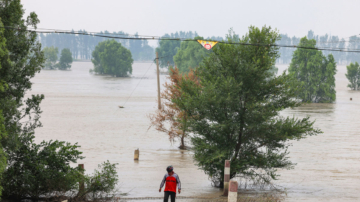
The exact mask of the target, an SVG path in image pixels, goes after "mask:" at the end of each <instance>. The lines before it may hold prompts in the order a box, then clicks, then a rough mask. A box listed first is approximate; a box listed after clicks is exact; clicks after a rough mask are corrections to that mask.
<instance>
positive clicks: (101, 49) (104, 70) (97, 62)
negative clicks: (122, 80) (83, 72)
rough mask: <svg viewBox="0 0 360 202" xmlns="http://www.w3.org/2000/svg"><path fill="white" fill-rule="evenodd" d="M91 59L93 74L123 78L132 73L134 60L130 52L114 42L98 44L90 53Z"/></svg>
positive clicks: (108, 41)
mask: <svg viewBox="0 0 360 202" xmlns="http://www.w3.org/2000/svg"><path fill="white" fill-rule="evenodd" d="M92 57H93V59H91V61H92V63H93V64H94V70H93V71H94V72H95V73H98V74H108V75H112V76H116V77H124V76H128V75H129V74H131V73H132V64H133V61H134V60H133V59H132V56H131V52H130V51H129V50H128V49H126V48H125V47H124V46H122V45H121V43H118V42H116V41H115V40H107V41H103V42H100V43H99V44H98V45H97V46H96V47H95V50H94V51H93V52H92Z"/></svg>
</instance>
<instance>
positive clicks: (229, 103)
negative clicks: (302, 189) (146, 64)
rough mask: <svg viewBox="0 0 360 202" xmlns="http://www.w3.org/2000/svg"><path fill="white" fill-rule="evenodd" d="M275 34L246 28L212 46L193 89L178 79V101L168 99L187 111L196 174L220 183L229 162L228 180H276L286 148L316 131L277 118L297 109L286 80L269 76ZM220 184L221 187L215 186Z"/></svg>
mask: <svg viewBox="0 0 360 202" xmlns="http://www.w3.org/2000/svg"><path fill="white" fill-rule="evenodd" d="M278 39H279V34H278V33H277V32H276V31H273V30H271V28H270V27H263V28H262V29H259V28H256V27H250V28H249V33H248V34H246V35H245V36H243V37H242V38H241V39H239V40H236V41H233V40H232V37H231V36H230V37H229V36H228V39H227V40H228V42H230V43H232V42H240V43H250V44H266V46H243V45H234V44H226V43H225V44H224V43H221V44H218V45H216V46H215V47H214V48H213V52H211V53H210V54H209V57H206V58H205V59H204V60H203V62H202V63H201V64H200V66H199V67H198V69H197V73H196V76H197V77H198V81H199V84H197V83H196V82H195V81H192V80H184V82H182V83H181V85H180V86H179V89H181V92H180V95H181V96H180V97H178V98H176V99H172V101H173V102H174V103H175V104H177V105H178V106H179V107H180V109H181V110H185V109H186V110H187V112H188V117H189V118H190V120H189V127H188V130H189V132H191V133H193V135H192V138H191V142H192V144H193V151H194V159H195V161H196V163H197V165H198V166H199V167H200V169H202V170H204V171H205V173H206V174H208V175H209V176H210V177H211V178H213V179H214V180H218V181H219V182H223V178H224V161H225V160H228V159H230V160H231V169H230V171H231V173H230V177H235V176H246V177H251V178H252V179H258V180H262V181H263V182H265V183H268V182H270V181H271V180H272V179H277V176H278V174H277V173H276V171H277V169H278V168H286V169H290V168H292V167H293V165H294V164H293V163H292V162H291V161H290V160H289V157H288V154H289V152H288V151H287V148H288V147H289V146H290V145H291V144H290V142H289V141H290V140H300V139H302V138H305V137H306V136H310V135H316V134H318V133H320V132H321V131H320V130H318V129H314V128H313V122H311V121H309V118H303V119H297V118H289V117H282V116H281V115H280V111H282V110H284V109H286V108H292V107H296V106H300V104H301V102H299V101H298V100H297V99H295V98H296V89H292V88H291V86H292V77H290V76H289V75H286V74H285V73H283V74H282V75H280V76H275V75H274V74H273V72H271V71H269V70H270V69H272V67H273V65H274V64H275V61H276V59H277V58H278V57H279V54H278V48H277V47H274V46H267V45H268V44H275V42H276V41H277V40H278ZM220 185H221V184H220Z"/></svg>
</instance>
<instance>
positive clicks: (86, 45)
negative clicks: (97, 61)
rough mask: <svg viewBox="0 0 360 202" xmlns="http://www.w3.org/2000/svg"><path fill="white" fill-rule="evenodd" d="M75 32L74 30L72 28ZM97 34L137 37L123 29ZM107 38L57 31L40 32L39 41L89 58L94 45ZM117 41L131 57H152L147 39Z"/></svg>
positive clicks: (137, 58)
mask: <svg viewBox="0 0 360 202" xmlns="http://www.w3.org/2000/svg"><path fill="white" fill-rule="evenodd" d="M72 32H75V30H72ZM77 32H78V33H84V34H89V32H87V31H86V30H78V31H77ZM97 35H102V36H112V37H114V36H115V37H119V36H121V37H126V38H139V37H140V36H138V35H137V34H135V35H130V34H128V33H125V32H123V31H118V32H112V33H110V32H109V31H106V30H105V31H102V32H100V33H98V34H97ZM106 39H107V38H105V37H98V36H89V35H83V34H78V35H75V34H59V33H49V34H40V36H39V41H41V44H43V46H49V47H50V46H54V47H58V48H59V50H62V49H64V48H68V49H70V51H71V53H72V57H73V58H74V59H85V60H90V59H91V53H92V52H93V51H94V50H95V47H96V46H97V44H98V43H100V42H102V41H105V40H106ZM116 41H117V42H119V43H121V44H122V45H123V46H124V47H126V48H127V49H129V50H130V51H131V54H132V55H133V59H134V60H136V61H138V60H147V61H150V60H152V59H153V58H154V55H155V53H154V48H152V47H151V46H150V45H149V44H148V40H139V39H137V40H132V39H116Z"/></svg>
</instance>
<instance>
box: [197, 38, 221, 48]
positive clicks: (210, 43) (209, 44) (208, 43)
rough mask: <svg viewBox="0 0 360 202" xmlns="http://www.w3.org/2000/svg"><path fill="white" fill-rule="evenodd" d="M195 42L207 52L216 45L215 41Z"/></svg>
mask: <svg viewBox="0 0 360 202" xmlns="http://www.w3.org/2000/svg"><path fill="white" fill-rule="evenodd" d="M197 41H198V42H199V43H200V44H201V45H202V46H203V47H204V48H206V49H207V50H210V49H211V48H212V47H214V46H215V45H216V44H217V43H218V42H217V41H205V40H197Z"/></svg>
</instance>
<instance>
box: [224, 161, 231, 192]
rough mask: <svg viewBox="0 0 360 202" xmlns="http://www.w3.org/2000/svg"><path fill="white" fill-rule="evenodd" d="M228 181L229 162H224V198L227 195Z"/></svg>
mask: <svg viewBox="0 0 360 202" xmlns="http://www.w3.org/2000/svg"><path fill="white" fill-rule="evenodd" d="M229 181H230V160H225V171H224V194H223V195H224V196H227V195H228V193H229Z"/></svg>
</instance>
